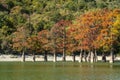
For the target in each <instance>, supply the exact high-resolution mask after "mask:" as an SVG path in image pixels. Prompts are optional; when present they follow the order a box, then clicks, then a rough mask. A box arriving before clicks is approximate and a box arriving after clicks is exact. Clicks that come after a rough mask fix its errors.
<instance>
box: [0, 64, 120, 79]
mask: <svg viewBox="0 0 120 80" xmlns="http://www.w3.org/2000/svg"><path fill="white" fill-rule="evenodd" d="M0 80H120V63H119V62H117V63H114V64H109V63H102V62H99V63H94V64H91V63H78V62H75V63H74V62H56V63H54V62H35V63H34V62H24V63H22V62H0Z"/></svg>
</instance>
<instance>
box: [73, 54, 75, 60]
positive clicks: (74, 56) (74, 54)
mask: <svg viewBox="0 0 120 80" xmlns="http://www.w3.org/2000/svg"><path fill="white" fill-rule="evenodd" d="M73 62H75V54H74V53H73Z"/></svg>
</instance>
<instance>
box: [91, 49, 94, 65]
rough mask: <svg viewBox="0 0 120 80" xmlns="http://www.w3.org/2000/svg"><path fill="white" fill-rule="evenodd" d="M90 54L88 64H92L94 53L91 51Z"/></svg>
mask: <svg viewBox="0 0 120 80" xmlns="http://www.w3.org/2000/svg"><path fill="white" fill-rule="evenodd" d="M90 53H91V55H90V62H91V63H93V62H94V53H93V52H92V51H91V52H90Z"/></svg>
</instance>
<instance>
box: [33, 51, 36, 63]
mask: <svg viewBox="0 0 120 80" xmlns="http://www.w3.org/2000/svg"><path fill="white" fill-rule="evenodd" d="M35 59H36V57H35V53H33V62H35Z"/></svg>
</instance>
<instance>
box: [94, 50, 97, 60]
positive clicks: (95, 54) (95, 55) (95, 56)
mask: <svg viewBox="0 0 120 80" xmlns="http://www.w3.org/2000/svg"><path fill="white" fill-rule="evenodd" d="M94 62H97V51H96V49H95V53H94Z"/></svg>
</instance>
